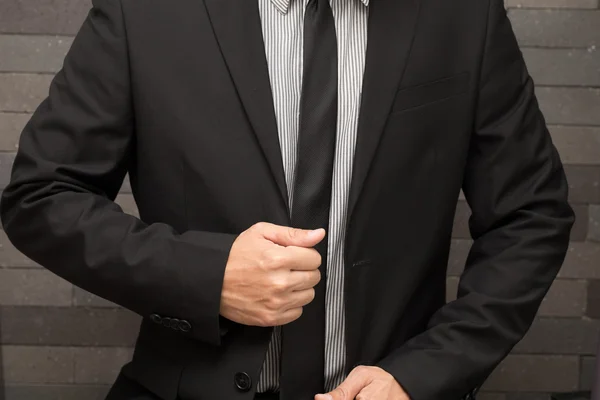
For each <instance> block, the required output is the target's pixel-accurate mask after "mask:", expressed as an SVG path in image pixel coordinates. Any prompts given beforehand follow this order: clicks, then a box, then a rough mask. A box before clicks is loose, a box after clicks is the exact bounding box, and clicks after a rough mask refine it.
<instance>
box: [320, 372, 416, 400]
mask: <svg viewBox="0 0 600 400" xmlns="http://www.w3.org/2000/svg"><path fill="white" fill-rule="evenodd" d="M355 399H356V400H410V398H409V397H408V394H406V392H405V391H404V389H402V387H401V386H400V384H399V383H398V382H397V381H396V379H394V377H393V376H392V375H390V374H389V373H387V372H386V371H384V370H383V369H381V368H379V367H367V366H362V365H361V366H358V367H356V368H354V369H353V370H352V371H351V372H350V374H349V375H348V377H347V378H346V380H345V381H344V382H342V384H341V385H340V386H338V387H337V388H336V389H335V390H333V391H331V392H329V393H327V394H318V395H316V396H315V400H355Z"/></svg>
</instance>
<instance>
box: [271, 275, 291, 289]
mask: <svg viewBox="0 0 600 400" xmlns="http://www.w3.org/2000/svg"><path fill="white" fill-rule="evenodd" d="M271 287H272V288H273V290H274V291H275V293H282V292H285V291H287V290H288V288H289V282H288V280H287V279H285V278H282V277H279V276H278V277H275V278H273V279H272V280H271Z"/></svg>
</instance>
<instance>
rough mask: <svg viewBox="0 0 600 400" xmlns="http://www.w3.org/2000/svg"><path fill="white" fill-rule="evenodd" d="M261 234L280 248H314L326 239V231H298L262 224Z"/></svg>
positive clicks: (286, 227) (296, 229)
mask: <svg viewBox="0 0 600 400" xmlns="http://www.w3.org/2000/svg"><path fill="white" fill-rule="evenodd" d="M260 233H261V234H262V236H263V237H264V238H265V239H267V240H270V241H271V242H273V243H275V244H278V245H280V246H286V247H287V246H296V247H314V246H316V245H317V244H318V243H319V242H320V241H321V240H323V238H324V237H325V229H321V228H320V229H314V230H308V229H298V228H291V227H288V226H280V225H274V224H269V223H265V224H261V226H260Z"/></svg>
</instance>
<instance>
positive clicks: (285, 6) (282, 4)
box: [271, 0, 369, 14]
mask: <svg viewBox="0 0 600 400" xmlns="http://www.w3.org/2000/svg"><path fill="white" fill-rule="evenodd" d="M292 1H293V0H271V2H272V3H273V5H274V6H275V7H277V9H278V10H279V11H281V12H282V13H283V14H286V13H287V12H288V10H289V9H290V3H291V2H292ZM296 1H298V0H296ZM360 2H361V3H363V4H364V5H365V7H368V6H369V0H360Z"/></svg>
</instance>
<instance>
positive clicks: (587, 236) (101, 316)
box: [0, 0, 600, 400]
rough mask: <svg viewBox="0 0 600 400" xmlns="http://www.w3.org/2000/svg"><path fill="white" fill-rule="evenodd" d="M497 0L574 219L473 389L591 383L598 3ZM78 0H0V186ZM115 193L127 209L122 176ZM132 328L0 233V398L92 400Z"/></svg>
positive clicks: (598, 310)
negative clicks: (515, 337)
mask: <svg viewBox="0 0 600 400" xmlns="http://www.w3.org/2000/svg"><path fill="white" fill-rule="evenodd" d="M165 1H166V0H165ZM198 1H201V0H198ZM448 1H451V0H448ZM175 3H176V2H175ZM507 6H508V7H509V8H510V10H509V14H510V17H511V20H512V21H513V25H514V29H515V31H516V33H517V36H518V38H519V41H520V43H521V46H522V50H523V53H524V55H525V58H526V60H527V62H528V65H529V68H530V71H531V73H532V75H533V77H534V79H535V81H536V84H537V94H538V98H539V100H540V103H541V106H542V108H543V111H544V113H545V116H546V119H547V121H548V124H549V126H550V130H551V133H552V137H553V139H554V141H555V144H556V146H557V147H558V149H559V151H560V153H561V156H562V158H563V161H564V163H565V164H566V170H567V175H568V178H569V180H570V186H571V202H572V204H573V206H574V208H575V211H576V213H577V218H578V221H577V223H576V224H575V227H574V230H573V235H572V243H571V247H570V249H569V253H568V255H567V259H566V262H565V265H564V267H563V269H562V272H561V274H560V279H558V280H557V281H556V283H555V284H554V286H553V288H552V290H551V291H550V293H549V295H548V297H547V299H546V300H545V302H544V304H543V306H542V308H541V310H540V313H539V317H538V319H537V320H536V322H535V324H534V326H533V328H532V329H531V331H530V333H529V334H528V336H527V337H526V339H525V340H524V341H523V342H522V343H521V344H519V345H518V346H517V348H516V349H515V351H514V352H513V354H512V355H510V356H509V357H508V359H507V360H506V361H505V362H504V363H503V364H502V365H501V366H500V367H499V368H498V369H497V371H496V372H495V373H494V374H493V376H492V377H491V378H490V379H489V381H488V382H487V384H486V385H485V388H484V392H485V393H484V394H483V395H481V396H480V398H481V399H482V400H538V399H547V398H548V395H547V394H548V393H550V392H555V391H572V390H577V389H589V388H590V387H591V381H592V370H593V365H594V358H593V353H594V352H595V350H596V344H597V341H598V337H599V335H600V9H599V5H598V0H508V1H507ZM88 9H89V2H88V1H85V0H0V190H1V189H2V188H3V187H4V186H5V185H6V183H7V182H8V179H9V173H10V168H11V164H12V160H13V158H14V153H15V151H16V149H17V141H18V137H19V134H20V132H21V129H22V127H23V125H24V124H25V122H26V121H27V120H28V118H29V114H30V113H31V112H32V111H33V110H34V109H35V108H36V106H37V105H38V103H39V102H40V101H41V100H42V99H43V97H44V96H45V95H46V94H47V88H48V85H49V82H50V80H51V79H52V76H53V74H54V73H55V72H56V71H57V70H58V68H60V66H61V63H62V59H63V57H64V55H65V52H66V51H67V50H68V48H69V46H70V44H71V41H72V37H73V35H74V34H75V33H76V32H77V29H78V28H79V26H80V24H81V22H82V20H83V18H84V17H85V15H86V13H87V12H88ZM182 51H192V49H182ZM157 195H165V196H168V193H157ZM118 202H119V203H120V204H121V205H123V206H124V207H125V209H126V210H127V211H128V212H130V213H134V214H135V212H136V211H135V204H134V201H133V199H132V196H131V194H129V193H128V189H127V185H125V187H124V189H123V193H122V194H121V195H120V196H119V199H118ZM468 215H469V210H468V208H467V206H466V204H465V203H464V202H463V201H462V200H461V201H460V202H459V204H458V208H457V214H456V223H455V231H454V245H453V251H452V254H451V260H450V266H449V277H448V287H449V289H450V290H449V298H451V297H452V295H453V294H454V293H455V290H456V284H457V279H458V278H457V275H458V274H459V273H460V269H461V268H462V265H463V264H464V260H465V257H466V253H467V251H468V249H469V246H470V241H469V233H468V228H467V219H468ZM40 240H43V237H40ZM137 327H138V317H136V316H135V315H133V314H132V313H130V312H128V311H125V310H123V309H119V308H116V307H114V306H113V305H112V304H110V303H108V302H106V301H104V300H102V299H98V298H96V297H94V296H91V295H89V294H87V293H85V292H83V291H82V290H79V289H77V288H73V287H72V285H70V284H69V283H67V282H65V281H63V280H61V279H60V278H57V277H56V276H54V275H52V274H50V273H49V272H46V271H45V270H43V269H41V268H40V267H39V266H37V265H35V264H34V263H33V262H31V261H29V260H28V259H27V258H25V257H24V256H23V255H21V254H19V252H17V251H16V250H15V249H14V248H13V247H12V246H11V244H10V243H9V242H8V240H7V238H6V235H5V234H4V232H2V231H0V351H1V353H0V361H1V362H0V379H3V381H4V386H5V388H3V389H0V399H3V400H34V399H35V400H88V399H90V400H96V399H97V400H99V399H101V398H103V397H102V396H103V394H104V393H106V388H107V385H109V384H110V383H111V382H112V381H113V379H114V377H115V376H116V374H117V372H118V370H119V368H120V366H121V365H122V364H124V363H125V362H126V361H127V360H128V358H129V357H130V355H131V347H132V345H133V341H134V339H135V336H136V333H137ZM457 367H459V368H460V366H457ZM424 373H425V374H426V372H424ZM425 379H426V378H425ZM1 382H2V381H1V380H0V387H1V386H2V383H1Z"/></svg>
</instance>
